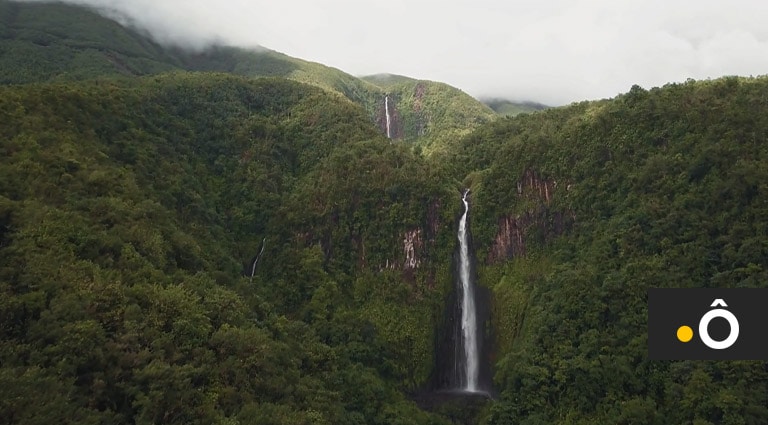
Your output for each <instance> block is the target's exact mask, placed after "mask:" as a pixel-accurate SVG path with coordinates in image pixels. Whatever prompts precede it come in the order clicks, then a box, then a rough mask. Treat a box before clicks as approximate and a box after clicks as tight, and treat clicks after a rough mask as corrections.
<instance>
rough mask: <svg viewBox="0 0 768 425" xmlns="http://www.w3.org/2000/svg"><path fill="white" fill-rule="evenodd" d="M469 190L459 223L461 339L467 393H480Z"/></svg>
mask: <svg viewBox="0 0 768 425" xmlns="http://www.w3.org/2000/svg"><path fill="white" fill-rule="evenodd" d="M468 194H469V189H467V190H465V191H464V194H463V195H462V197H461V202H463V203H464V214H463V215H462V216H461V220H460V221H459V234H458V238H459V254H460V258H459V280H460V283H461V337H462V345H463V346H464V372H465V374H464V376H466V381H465V385H464V388H462V389H463V390H465V391H469V392H476V391H478V387H477V381H478V376H479V374H480V367H479V365H480V361H479V360H480V359H479V358H480V352H479V351H480V350H479V347H478V335H477V310H476V308H475V292H474V288H473V287H472V280H471V277H470V271H469V268H470V257H469V232H468V231H467V215H468V214H469V201H467V195H468Z"/></svg>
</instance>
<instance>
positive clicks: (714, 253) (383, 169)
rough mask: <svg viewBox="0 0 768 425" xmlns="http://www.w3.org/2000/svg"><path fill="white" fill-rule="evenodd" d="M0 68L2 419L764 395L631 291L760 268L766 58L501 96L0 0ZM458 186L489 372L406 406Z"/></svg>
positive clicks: (753, 415)
mask: <svg viewBox="0 0 768 425" xmlns="http://www.w3.org/2000/svg"><path fill="white" fill-rule="evenodd" d="M0 84H2V85H0V424H50V423H62V424H67V423H68V424H214V423H219V424H451V423H472V424H494V425H495V424H527V425H534V424H563V425H565V424H584V425H587V424H605V423H615V424H658V425H663V424H678V423H679V424H696V425H707V424H723V425H726V424H728V425H736V424H742V425H748V424H749V425H758V424H765V423H768V363H766V362H764V361H651V360H648V355H647V340H648V336H647V295H646V294H647V290H648V289H649V288H664V287H691V288H693V287H708V288H710V287H711V288H716V287H727V288H741V287H744V288H754V287H765V282H766V279H768V113H766V112H768V78H765V77H757V78H742V77H726V78H722V79H717V80H708V81H693V80H689V81H687V82H685V83H674V84H667V85H665V86H663V87H658V88H650V89H644V88H641V87H639V86H633V87H631V88H628V92H627V93H625V94H621V95H619V96H616V97H615V98H613V99H606V100H601V101H590V102H582V103H575V104H572V105H569V106H566V107H558V108H549V109H544V110H538V111H536V112H530V113H522V114H517V115H515V116H511V115H514V114H512V113H507V114H506V115H507V116H502V115H496V114H494V112H493V110H491V108H489V107H488V106H487V105H484V104H482V103H481V102H478V101H476V100H474V99H472V98H471V97H469V96H468V95H466V94H464V93H462V92H460V91H459V90H457V89H454V88H452V87H450V86H447V85H444V84H441V83H435V82H425V81H417V80H413V79H410V78H407V77H400V76H391V75H385V76H381V75H380V76H372V77H366V78H356V77H353V76H350V75H348V74H345V73H343V72H341V71H339V70H335V69H333V68H328V67H325V66H322V65H319V64H313V63H309V62H305V61H301V60H299V59H294V58H290V57H287V56H285V55H281V54H279V53H276V52H272V51H267V50H243V49H237V48H230V47H225V46H218V47H210V48H208V49H207V50H203V51H184V50H183V49H180V48H173V47H165V46H161V45H159V44H157V43H156V42H155V41H153V40H152V39H151V38H150V37H148V36H147V35H145V34H142V33H141V32H140V31H138V30H134V29H131V28H128V27H125V26H123V25H121V24H120V23H118V22H116V21H113V20H110V19H107V18H104V17H102V16H100V15H98V14H96V13H93V12H90V11H88V10H86V9H81V8H77V7H72V6H64V5H60V4H47V3H31V4H30V3H14V2H9V1H5V0H2V1H0ZM385 97H389V98H390V99H391V100H392V105H390V107H391V108H392V109H391V111H390V110H386V111H385V110H384V109H383V108H384V104H385V103H384V102H385ZM502 104H503V102H495V103H493V104H492V105H491V106H493V107H495V108H500V107H501V106H500V105H502ZM502 106H503V105H502ZM529 106H530V105H529ZM531 109H541V108H539V107H535V108H534V107H531ZM385 112H389V113H390V115H391V116H393V117H395V118H396V119H395V125H396V126H397V131H396V132H395V136H396V137H393V138H389V139H388V138H387V137H386V131H385V128H384V127H382V126H383V125H384V124H385V121H382V118H383V115H382V114H383V113H385ZM467 188H469V189H471V192H470V193H471V196H470V204H471V213H470V227H471V234H472V247H473V253H474V256H475V258H476V263H477V273H476V274H477V284H478V285H480V286H482V287H484V288H487V290H488V291H489V293H490V304H491V313H490V317H491V319H490V326H489V328H490V329H489V333H490V335H491V336H492V339H493V341H494V343H493V347H492V350H491V355H490V356H489V359H488V361H489V362H490V363H491V365H490V367H491V369H492V371H493V386H494V390H493V391H492V394H489V398H488V399H487V400H484V401H482V402H481V403H479V404H477V403H476V404H473V405H471V406H469V405H466V406H465V405H462V404H461V403H460V402H458V401H449V402H447V403H444V404H430V405H429V406H425V404H424V403H422V402H420V400H423V395H424V394H425V393H428V392H429V391H431V390H433V389H434V385H433V383H434V380H435V374H436V371H435V368H436V361H435V356H436V350H438V349H439V344H438V342H437V341H438V334H439V332H440V329H441V327H442V326H443V325H444V323H443V321H444V318H445V311H446V308H447V305H446V304H447V303H448V301H447V300H448V299H450V294H451V293H452V292H453V291H454V282H453V278H454V277H453V259H452V258H453V255H454V252H455V249H456V245H457V240H456V231H457V225H458V223H457V222H458V217H459V215H460V214H461V213H462V208H463V205H462V203H461V193H462V190H464V189H467Z"/></svg>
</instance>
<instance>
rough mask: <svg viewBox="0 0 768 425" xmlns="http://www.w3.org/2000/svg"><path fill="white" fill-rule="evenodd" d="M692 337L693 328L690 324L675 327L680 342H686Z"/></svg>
mask: <svg viewBox="0 0 768 425" xmlns="http://www.w3.org/2000/svg"><path fill="white" fill-rule="evenodd" d="M691 338H693V329H691V328H690V326H680V327H679V328H677V339H679V340H680V342H688V341H690V340H691Z"/></svg>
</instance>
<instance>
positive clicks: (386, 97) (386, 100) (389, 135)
mask: <svg viewBox="0 0 768 425" xmlns="http://www.w3.org/2000/svg"><path fill="white" fill-rule="evenodd" d="M384 112H385V113H386V114H387V138H388V139H391V138H392V132H391V131H390V117H389V96H384Z"/></svg>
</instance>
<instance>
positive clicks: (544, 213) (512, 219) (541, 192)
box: [486, 170, 573, 264]
mask: <svg viewBox="0 0 768 425" xmlns="http://www.w3.org/2000/svg"><path fill="white" fill-rule="evenodd" d="M556 188H557V182H556V181H555V180H551V179H543V178H541V177H540V176H539V175H538V174H537V173H536V172H534V171H533V170H526V171H525V173H523V176H522V178H521V179H520V180H519V181H518V182H517V196H518V198H519V199H520V200H521V201H523V202H526V201H527V202H529V203H530V205H532V206H531V207H530V208H528V209H526V210H525V211H524V212H522V213H519V214H509V215H505V216H502V217H499V220H498V231H497V232H496V236H495V237H494V239H493V243H492V244H491V248H490V249H489V250H488V257H487V258H486V263H487V264H495V263H498V262H501V261H505V260H508V259H510V258H516V257H522V256H524V255H525V252H526V237H527V236H529V235H530V234H531V233H534V232H535V233H536V235H537V236H538V237H539V238H542V239H543V240H544V241H545V240H548V239H551V238H553V237H556V236H558V235H560V234H562V233H563V232H564V231H565V229H566V227H567V226H568V225H570V222H572V220H573V216H572V214H569V213H563V212H560V211H552V209H551V208H550V204H551V202H552V198H553V196H554V193H555V189H556Z"/></svg>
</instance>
